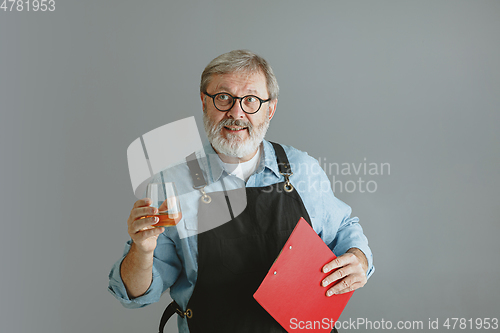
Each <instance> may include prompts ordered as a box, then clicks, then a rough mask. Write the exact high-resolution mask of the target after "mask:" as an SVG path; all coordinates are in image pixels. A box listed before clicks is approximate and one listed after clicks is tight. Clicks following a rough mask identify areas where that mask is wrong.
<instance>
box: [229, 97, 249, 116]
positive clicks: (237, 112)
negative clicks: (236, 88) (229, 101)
mask: <svg viewBox="0 0 500 333" xmlns="http://www.w3.org/2000/svg"><path fill="white" fill-rule="evenodd" d="M240 101H241V100H240V99H237V100H235V101H234V104H233V107H232V108H231V109H229V111H227V116H228V117H232V118H233V119H242V118H244V117H245V115H246V113H245V111H243V109H242V108H241V104H240Z"/></svg>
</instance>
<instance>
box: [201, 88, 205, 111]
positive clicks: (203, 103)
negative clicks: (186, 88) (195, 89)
mask: <svg viewBox="0 0 500 333" xmlns="http://www.w3.org/2000/svg"><path fill="white" fill-rule="evenodd" d="M200 98H201V106H202V110H205V94H204V93H202V92H200Z"/></svg>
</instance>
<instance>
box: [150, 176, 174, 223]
mask: <svg viewBox="0 0 500 333" xmlns="http://www.w3.org/2000/svg"><path fill="white" fill-rule="evenodd" d="M146 197H147V198H150V199H151V201H152V202H153V203H152V204H151V207H156V208H158V214H156V215H152V216H155V217H158V218H159V219H160V221H159V222H158V223H156V224H155V225H152V227H154V228H158V227H172V226H175V225H176V224H177V223H179V221H180V220H181V218H182V212H181V204H180V202H179V195H178V194H177V190H176V188H175V183H173V182H170V183H150V184H148V187H147V189H146ZM152 216H146V217H152Z"/></svg>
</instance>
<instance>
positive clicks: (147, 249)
mask: <svg viewBox="0 0 500 333" xmlns="http://www.w3.org/2000/svg"><path fill="white" fill-rule="evenodd" d="M151 203H152V202H151V200H150V199H148V198H146V199H143V200H138V201H136V202H135V204H134V208H132V211H131V212H130V216H129V218H128V221H127V224H128V234H129V235H130V237H131V238H132V241H133V242H132V245H131V247H130V250H129V252H128V254H127V255H126V256H125V258H124V259H123V261H122V264H121V267H120V274H121V277H122V280H123V283H124V285H125V288H126V289H127V294H128V295H129V297H130V298H135V297H139V296H141V295H143V294H144V293H145V292H146V291H147V290H148V288H149V286H150V284H151V281H152V270H153V253H154V250H155V248H156V240H157V239H158V236H159V235H160V234H161V233H162V232H163V231H165V228H163V227H161V228H154V227H152V225H154V224H155V223H157V222H156V221H155V218H154V217H146V216H148V215H153V214H156V213H157V212H158V209H156V208H154V207H150V206H151ZM145 217H146V218H145Z"/></svg>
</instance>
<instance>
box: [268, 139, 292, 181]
mask: <svg viewBox="0 0 500 333" xmlns="http://www.w3.org/2000/svg"><path fill="white" fill-rule="evenodd" d="M271 144H272V145H273V148H274V152H275V153H276V159H277V162H278V168H279V169H280V173H282V174H290V175H291V174H292V168H291V167H290V162H288V157H286V153H285V150H284V149H283V147H282V146H281V145H280V144H278V143H275V142H271Z"/></svg>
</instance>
